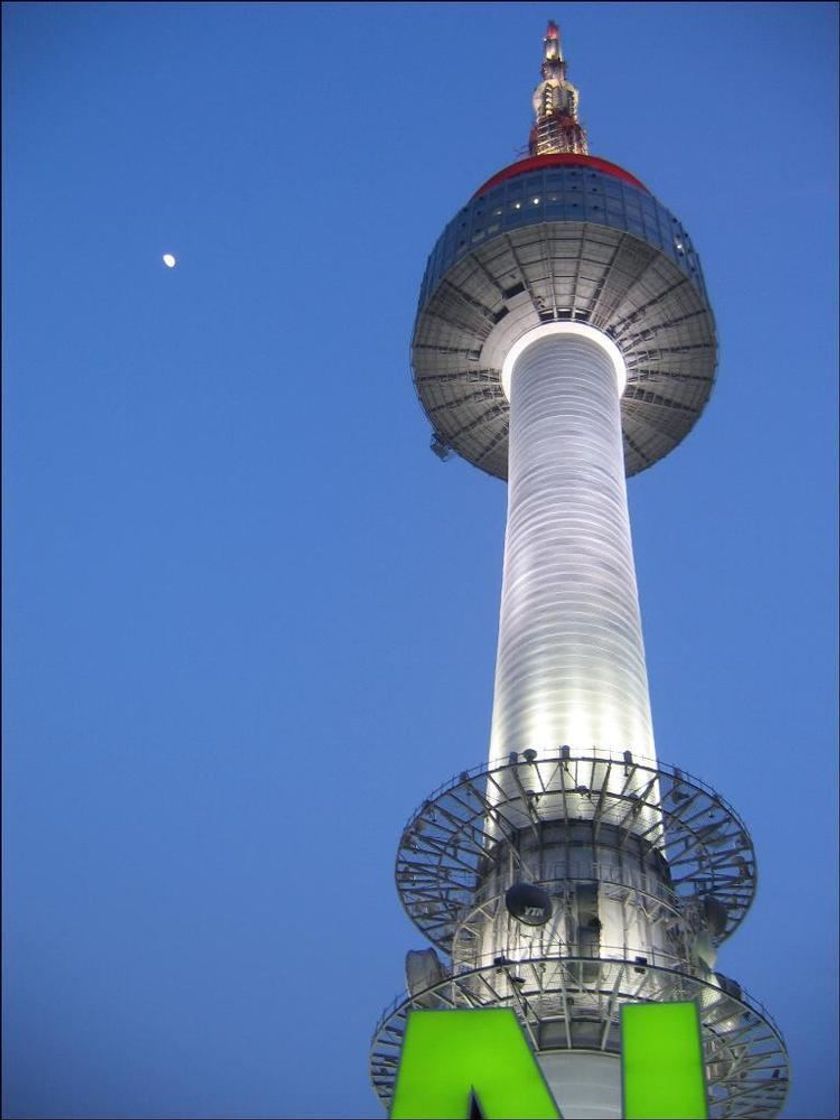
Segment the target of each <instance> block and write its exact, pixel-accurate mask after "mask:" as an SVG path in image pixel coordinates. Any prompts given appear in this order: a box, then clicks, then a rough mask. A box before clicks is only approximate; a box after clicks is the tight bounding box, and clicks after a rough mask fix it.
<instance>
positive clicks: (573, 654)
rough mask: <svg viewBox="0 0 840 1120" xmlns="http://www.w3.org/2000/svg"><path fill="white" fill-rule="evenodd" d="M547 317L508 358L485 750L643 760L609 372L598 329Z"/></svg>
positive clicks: (647, 728) (614, 394) (641, 688)
mask: <svg viewBox="0 0 840 1120" xmlns="http://www.w3.org/2000/svg"><path fill="white" fill-rule="evenodd" d="M547 329H548V330H549V331H551V332H552V333H551V334H550V335H548V336H547V337H546V336H545V335H544V332H545V330H546V328H537V329H536V331H534V332H533V334H534V335H535V336H539V337H537V338H536V340H535V341H533V342H531V343H530V345H528V346H527V348H525V349H524V350H523V351H522V352H521V353H520V354H519V356H518V357H517V358H516V360H515V361H514V362H513V363H512V374H511V384H510V389H509V398H510V436H509V439H510V444H509V484H508V515H507V530H506V536H505V560H504V575H503V581H502V602H501V613H500V623H499V641H498V652H497V660H496V681H495V694H494V706H493V722H492V732H491V742H490V760H491V762H493V761H501V760H502V759H505V758H507V756H508V754H509V752H511V751H522V750H525V749H534V750H536V751H537V752H545V751H549V750H556V749H557V747H558V746H559V745H561V744H564V743H568V744H572V745H574V746H575V747H577V748H578V749H588V748H590V747H593V746H594V747H601V748H603V747H610V748H612V749H616V748H623V749H625V750H631V751H632V752H633V753H634V755H637V756H640V757H644V758H648V759H651V760H652V759H653V758H654V744H653V731H652V726H651V713H650V699H649V694H648V683H647V674H646V670H645V658H644V646H643V642H642V631H641V623H640V617H639V603H638V593H637V587H636V576H635V568H634V564H633V548H632V543H631V537H630V521H629V516H628V510H627V484H626V480H625V475H624V454H623V445H622V437H621V417H620V410H619V392H620V388H621V386H620V385H619V384H618V382H617V376H616V367H615V362H614V359H613V357H612V356H611V354H610V353H609V351H608V347H609V346H610V344H609V341H608V340H607V339H606V338H605V337H604V336H603V335H601V336H600V337H601V339H602V340H603V341H599V340H598V336H599V335H600V332H598V331H595V330H593V329H592V328H588V327H583V328H581V327H580V326H577V325H575V324H558V325H557V326H556V327H549V328H547ZM556 332H559V333H556ZM613 349H615V348H614V347H613ZM619 361H620V359H619ZM621 369H622V370H623V363H621Z"/></svg>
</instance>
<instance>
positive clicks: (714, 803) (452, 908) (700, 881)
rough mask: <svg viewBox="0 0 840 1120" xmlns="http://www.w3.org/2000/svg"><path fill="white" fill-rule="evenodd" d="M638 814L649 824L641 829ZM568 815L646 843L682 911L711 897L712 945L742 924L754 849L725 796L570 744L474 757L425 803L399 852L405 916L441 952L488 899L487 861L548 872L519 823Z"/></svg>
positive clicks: (525, 874)
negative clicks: (476, 761) (531, 854)
mask: <svg viewBox="0 0 840 1120" xmlns="http://www.w3.org/2000/svg"><path fill="white" fill-rule="evenodd" d="M532 755H533V756H534V757H533V758H532V757H529V756H532ZM640 820H648V821H650V822H651V824H650V826H649V827H648V828H647V829H646V830H641V829H640V825H639V822H640ZM574 821H581V822H585V823H586V825H587V827H588V828H590V829H591V830H593V832H594V834H595V835H596V840H597V834H598V833H599V831H600V832H601V833H603V834H606V833H609V834H611V836H612V837H614V839H613V840H611V841H610V842H611V843H613V844H615V845H616V846H619V847H625V846H627V845H630V844H632V845H633V846H634V847H636V848H638V847H639V845H642V846H644V848H645V855H646V858H648V859H649V860H650V859H653V860H657V859H658V860H659V862H660V863H661V865H662V866H663V867H665V868H667V880H666V881H667V883H668V888H669V889H668V891H667V894H668V897H667V898H666V897H664V895H663V891H662V887H661V886H657V887H656V888H655V889H656V893H657V895H658V896H659V897H661V899H662V901H663V903H665V904H669V902H670V900H671V898H672V900H673V905H674V906H675V907H677V908H679V907H684V906H686V904H690V903H698V902H700V903H705V902H706V901H707V900H709V904H710V905H712V906H714V907H715V910H716V913H717V914H718V915H719V916H720V917H719V920H718V922H717V926H716V928H713V930H712V940H713V941H714V942H715V943H716V944H719V943H720V942H721V941H723V940H724V939H725V938H726V937H728V936H729V935H730V934H731V933H732V932H733V931H734V930H735V929H736V928H737V927H738V925H740V923H741V921H742V920H743V918H744V915H745V914H746V912H747V910H748V908H749V906H750V904H751V902H752V899H753V896H754V894H755V889H756V869H755V854H754V851H753V846H752V842H751V840H750V837H749V833H748V832H747V829H746V828H745V826H744V824H743V822H742V821H741V819H740V818H739V817H738V815H737V814H736V813H735V811H734V810H733V809H732V808H731V807H730V806H729V805H728V804H727V802H726V801H724V799H723V798H722V797H721V796H720V795H719V794H717V793H715V791H714V790H713V789H711V788H710V787H709V786H707V785H706V784H705V783H704V782H702V781H700V780H699V779H698V778H694V777H691V776H690V775H688V774H686V773H685V772H684V771H682V770H678V769H677V768H676V767H672V766H667V765H664V764H663V763H661V762H657V763H651V762H649V761H635V760H634V759H633V757H632V756H631V755H630V753H629V752H627V753H626V754H625V755H623V756H622V754H621V752H614V753H611V752H607V751H595V750H591V749H590V750H589V751H585V752H581V753H580V754H576V753H575V752H574V751H573V750H572V749H571V748H568V747H561V748H560V749H559V750H558V751H557V752H556V753H555V754H554V755H546V754H543V755H541V756H540V757H539V758H537V757H536V752H535V751H523V752H522V754H520V755H514V756H512V759H511V760H510V761H508V762H504V763H489V764H485V765H484V766H477V767H475V768H474V769H472V770H469V771H464V772H463V773H462V774H460V775H459V776H458V777H457V778H454V779H453V780H452V781H450V782H448V783H446V784H445V785H443V786H441V787H440V788H439V789H438V790H437V791H436V792H435V793H434V794H432V796H431V797H430V798H428V799H427V800H426V801H424V802H423V804H422V805H421V806H420V808H419V809H418V810H417V811H416V813H415V814H414V815H413V816H412V818H411V820H410V821H409V822H408V824H407V825H406V827H405V830H404V832H403V835H402V838H401V841H400V847H399V852H398V854H397V866H396V880H397V890H398V891H399V894H400V899H401V901H402V904H403V906H404V907H405V910H406V913H407V914H408V916H409V917H410V918H411V920H412V921H413V922H414V924H415V925H416V926H417V927H418V929H419V930H420V931H421V932H422V933H423V934H424V936H426V937H427V938H428V939H429V940H430V941H431V942H432V943H433V944H435V945H437V946H438V947H439V948H442V949H443V950H444V951H445V952H447V953H448V952H449V951H450V948H451V946H452V943H453V938H454V936H455V934H456V932H457V929H458V926H459V924H460V923H461V921H462V920H463V918H464V916H465V914H467V913H468V912H469V911H470V910H471V909H473V908H474V907H475V906H476V905H479V904H481V903H482V902H485V901H487V900H486V899H483V898H482V897H481V890H480V888H481V885H482V883H484V882H489V881H490V880H489V879H488V875H487V869H488V864H495V865H496V866H504V865H507V864H510V865H511V866H516V867H517V871H518V877H520V878H525V879H528V880H529V881H532V882H536V881H539V880H540V879H541V878H544V876H542V875H541V874H540V873H539V870H538V868H536V867H529V866H528V856H527V855H525V854H523V845H522V843H521V842H520V836H521V835H522V833H523V830H527V829H537V830H538V829H540V828H541V827H542V828H543V830H544V829H545V826H546V825H550V826H551V827H552V828H553V829H559V828H562V827H563V822H574ZM645 831H646V832H647V835H645ZM634 886H635V887H636V888H637V889H638V888H639V886H640V885H639V884H634Z"/></svg>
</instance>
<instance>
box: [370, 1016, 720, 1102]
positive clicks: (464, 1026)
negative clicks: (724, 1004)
mask: <svg viewBox="0 0 840 1120" xmlns="http://www.w3.org/2000/svg"><path fill="white" fill-rule="evenodd" d="M621 1030H622V1036H621V1038H622V1044H621V1051H622V1053H621V1066H622V1089H623V1096H624V1116H625V1120H659V1118H662V1120H706V1117H707V1116H708V1112H707V1108H706V1087H705V1080H704V1071H703V1052H702V1046H701V1042H700V1022H699V1018H698V1015H697V1007H696V1006H695V1004H693V1003H636V1004H625V1005H623V1007H622V1009H621ZM474 1117H483V1118H484V1120H560V1117H561V1113H560V1110H559V1109H558V1107H557V1105H556V1103H555V1101H554V1098H553V1097H552V1095H551V1092H550V1090H549V1088H548V1085H547V1084H546V1081H545V1078H544V1076H543V1073H542V1070H541V1069H540V1067H539V1065H538V1063H537V1060H536V1058H535V1057H534V1054H533V1051H532V1050H531V1048H530V1046H529V1045H528V1043H527V1041H526V1039H525V1036H524V1034H523V1033H522V1028H521V1027H520V1026H519V1022H518V1021H517V1019H516V1016H515V1015H514V1013H513V1011H512V1010H511V1009H510V1008H493V1009H492V1010H469V1011H410V1012H409V1014H408V1022H407V1024H406V1030H405V1039H404V1041H403V1048H402V1056H401V1059H400V1068H399V1072H398V1074H397V1082H396V1085H395V1087H394V1100H393V1104H392V1107H391V1120H472V1118H474Z"/></svg>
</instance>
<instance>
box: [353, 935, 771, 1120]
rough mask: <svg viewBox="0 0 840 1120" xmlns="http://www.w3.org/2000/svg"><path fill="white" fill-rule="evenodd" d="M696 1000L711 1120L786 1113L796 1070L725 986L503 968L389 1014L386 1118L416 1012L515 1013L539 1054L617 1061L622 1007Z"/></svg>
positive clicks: (379, 1064) (578, 969)
mask: <svg viewBox="0 0 840 1120" xmlns="http://www.w3.org/2000/svg"><path fill="white" fill-rule="evenodd" d="M662 1000H693V1001H694V1002H695V1003H696V1004H697V1006H698V1009H699V1012H700V1022H701V1028H702V1039H703V1050H704V1057H705V1062H706V1077H707V1084H708V1092H709V1111H710V1116H711V1117H712V1118H713V1120H719V1118H720V1120H722V1118H724V1117H725V1118H733V1120H734V1118H737V1117H748V1118H750V1120H764V1118H768V1120H769V1118H770V1117H774V1116H776V1115H777V1114H778V1112H779V1110H780V1109H781V1107H782V1104H783V1103H784V1098H785V1094H786V1092H787V1085H788V1077H789V1074H788V1062H787V1054H786V1050H785V1045H784V1041H783V1039H782V1035H781V1033H780V1031H779V1029H778V1027H777V1026H776V1025H775V1023H774V1022H773V1020H772V1019H771V1017H770V1015H769V1014H768V1013H767V1011H765V1009H764V1008H763V1007H762V1006H761V1005H760V1004H759V1003H757V1002H756V1001H755V1000H754V999H752V997H751V996H749V995H748V994H747V993H746V992H744V991H742V990H741V988H740V987H739V986H738V985H737V984H736V983H735V982H734V981H730V980H728V979H727V978H725V977H718V979H717V982H712V981H709V980H702V979H699V978H697V977H693V976H689V975H686V974H685V973H683V972H679V971H677V970H674V969H669V968H664V967H660V966H654V965H647V966H646V967H644V968H640V967H639V965H638V964H637V963H635V962H632V961H627V960H615V959H612V960H608V959H603V958H588V957H587V958H582V957H567V958H557V957H536V958H530V959H528V960H523V961H518V962H513V961H504V960H503V959H502V958H497V959H496V960H494V961H491V962H487V963H484V964H482V965H480V966H479V967H477V968H473V969H468V970H465V971H463V972H460V973H458V974H457V975H450V976H448V977H447V978H446V979H444V980H441V981H440V982H439V983H437V984H435V985H433V986H432V987H430V988H428V989H426V990H425V991H423V992H419V993H416V994H415V995H414V997H412V998H409V997H408V996H406V995H402V996H400V997H398V999H397V1000H396V1001H395V1002H394V1003H393V1004H392V1005H391V1006H390V1007H389V1008H388V1010H387V1011H386V1012H385V1014H384V1015H383V1017H382V1019H381V1020H380V1022H379V1024H378V1026H377V1028H376V1030H375V1032H374V1035H373V1041H372V1045H371V1054H370V1067H371V1075H372V1080H373V1085H374V1088H375V1090H376V1092H377V1094H378V1095H379V1097H380V1099H381V1101H382V1103H383V1105H384V1106H385V1107H386V1108H388V1106H389V1104H390V1101H391V1096H392V1094H393V1088H394V1081H395V1078H396V1072H397V1067H398V1064H399V1056H400V1050H401V1047H402V1040H403V1036H404V1033H405V1023H406V1016H407V1013H408V1011H409V1010H411V1009H412V1008H413V1007H427V1008H428V1007H436V1008H443V1009H445V1008H452V1009H464V1008H470V1007H475V1008H484V1007H511V1008H513V1010H514V1011H515V1013H516V1015H517V1017H518V1019H519V1021H520V1022H521V1024H522V1026H523V1028H524V1030H525V1032H526V1034H527V1036H528V1038H529V1041H530V1042H531V1045H532V1046H533V1048H534V1050H535V1051H536V1052H546V1051H550V1050H564V1049H575V1050H581V1049H585V1050H592V1051H600V1052H602V1053H615V1054H617V1053H618V1052H619V1014H620V1006H621V1004H622V1003H623V1002H627V1001H634V1002H649V1001H654V1002H660V1001H662Z"/></svg>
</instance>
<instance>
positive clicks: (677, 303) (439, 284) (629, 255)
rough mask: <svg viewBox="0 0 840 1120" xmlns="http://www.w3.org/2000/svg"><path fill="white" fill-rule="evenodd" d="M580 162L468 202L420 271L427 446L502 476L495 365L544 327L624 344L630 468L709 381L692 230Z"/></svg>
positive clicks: (664, 440)
mask: <svg viewBox="0 0 840 1120" xmlns="http://www.w3.org/2000/svg"><path fill="white" fill-rule="evenodd" d="M546 158H547V159H550V158H551V157H546ZM576 158H579V159H580V160H581V161H582V162H583V166H581V167H564V168H550V167H548V168H546V169H545V170H543V171H533V170H531V171H529V172H528V173H523V174H519V175H515V176H514V177H512V178H511V179H508V180H505V181H504V182H502V183H501V184H500V185H498V186H496V187H494V188H492V189H491V190H489V191H488V192H487V193H486V194H481V195H479V196H478V197H476V198H474V199H472V200H471V201H470V203H469V204H468V205H467V206H466V207H464V209H463V210H462V211H461V212H460V213H459V214H458V215H457V216H456V218H455V219H453V221H452V222H450V224H449V226H447V228H446V230H445V231H444V233H443V234H442V235H441V237H440V239H439V241H438V244H437V245H436V246H435V249H434V250H433V252H432V254H431V256H430V258H429V263H428V266H427V268H426V275H425V277H424V280H423V286H422V289H421V296H420V304H419V308H418V312H417V320H416V323H415V328H414V339H413V344H412V363H413V366H414V383H415V387H416V389H417V394H418V396H419V398H420V403H421V405H422V406H423V409H424V410H425V412H426V415H427V416H428V418H429V420H430V421H431V423H432V425H433V428H434V432H435V435H434V440H433V446H434V447H435V448H436V449H437V450H438V452H439V453H441V454H443V453H445V450H447V449H451V450H453V451H455V452H457V453H458V454H459V455H461V456H463V457H464V458H465V459H467V460H468V461H470V462H471V463H473V464H475V465H476V466H478V467H480V468H481V469H482V470H484V471H487V472H488V473H489V474H492V475H495V476H497V477H499V478H506V477H507V437H508V416H509V407H508V402H507V400H506V398H505V395H504V392H503V390H502V387H501V383H500V370H501V366H502V362H503V360H504V356H505V354H506V353H507V352H508V351H509V349H510V347H511V345H512V344H513V343H514V342H515V341H516V340H517V339H518V338H520V337H521V336H522V335H524V334H525V333H526V332H527V331H529V330H531V329H532V328H533V327H535V326H539V325H540V324H541V323H546V322H551V321H556V320H572V321H577V322H585V323H589V324H590V325H591V326H593V327H596V328H598V329H599V330H601V331H603V332H604V333H605V334H607V335H608V336H609V337H610V338H611V339H613V341H615V342H616V343H617V345H618V346H619V348H620V350H621V351H622V354H623V356H624V359H625V362H626V364H627V374H628V380H627V388H626V389H625V392H624V395H623V398H622V402H621V416H622V432H623V438H624V458H625V469H626V472H627V474H628V475H632V474H635V473H637V472H638V471H640V470H644V469H645V468H646V467H648V466H650V465H651V464H652V463H654V462H655V461H656V460H657V459H660V458H661V457H662V456H664V455H666V454H667V453H668V452H669V451H670V450H671V449H672V448H673V447H675V446H676V444H677V443H679V442H680V441H681V440H682V439H683V438H684V437H685V436H686V434H687V433H688V432H689V431H690V430H691V428H692V427H693V426H694V424H695V422H696V420H697V418H698V417H699V415H700V413H701V412H702V410H703V408H704V406H705V404H706V401H707V399H708V397H709V394H710V392H711V389H712V385H713V381H714V371H715V365H716V360H717V344H716V338H715V327H714V319H713V316H712V312H711V309H710V306H709V303H708V299H707V296H706V291H705V286H704V283H703V278H702V271H701V267H700V261H699V258H698V257H697V255H696V253H695V251H694V249H693V247H692V245H691V241H690V238H689V236H688V234H687V233H686V231H685V230H684V229H683V227H682V225H681V224H680V223H679V222H678V220H677V219H676V218H675V217H674V216H673V215H672V214H671V213H670V212H669V211H668V210H666V209H665V207H663V206H662V205H661V204H660V203H659V202H657V201H656V199H654V198H653V196H652V195H650V193H649V192H648V191H646V190H645V189H644V188H643V187H642V186H641V185H639V186H634V185H633V184H632V183H630V182H626V181H623V180H620V179H618V178H616V177H615V176H614V175H611V174H608V173H605V172H603V171H600V170H597V169H596V168H595V166H594V162H593V163H592V164H591V165H587V164H586V162H585V161H586V160H587V157H585V156H582V157H576ZM617 170H620V169H617Z"/></svg>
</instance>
